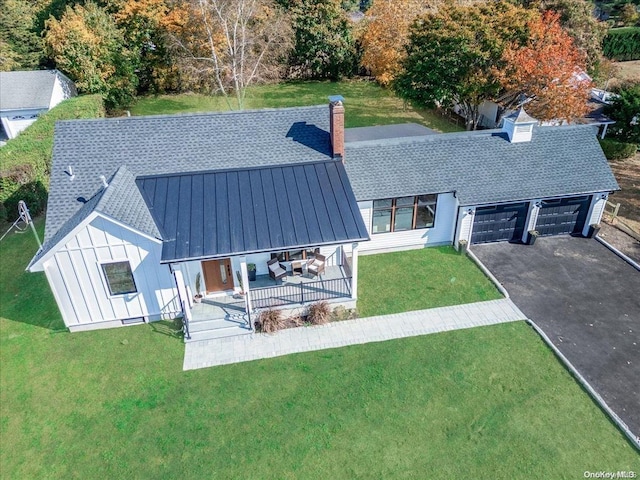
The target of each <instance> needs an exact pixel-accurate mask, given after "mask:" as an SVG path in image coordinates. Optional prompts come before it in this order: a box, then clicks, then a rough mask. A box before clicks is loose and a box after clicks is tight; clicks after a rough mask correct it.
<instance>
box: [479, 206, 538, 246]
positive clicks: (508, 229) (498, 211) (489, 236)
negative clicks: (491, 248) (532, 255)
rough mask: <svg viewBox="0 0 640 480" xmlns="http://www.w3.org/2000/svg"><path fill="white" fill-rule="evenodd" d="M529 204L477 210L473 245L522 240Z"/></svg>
mask: <svg viewBox="0 0 640 480" xmlns="http://www.w3.org/2000/svg"><path fill="white" fill-rule="evenodd" d="M527 210H528V208H527V203H511V204H508V205H495V206H492V207H480V208H478V209H476V216H475V219H474V221H473V233H472V234H471V243H487V242H501V241H509V242H517V241H520V240H521V239H522V233H523V232H524V223H525V221H526V219H527Z"/></svg>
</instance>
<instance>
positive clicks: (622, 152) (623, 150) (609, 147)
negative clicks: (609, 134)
mask: <svg viewBox="0 0 640 480" xmlns="http://www.w3.org/2000/svg"><path fill="white" fill-rule="evenodd" d="M600 146H601V147H602V150H603V151H604V155H605V157H607V160H624V159H625V158H630V157H632V156H633V155H635V153H636V151H637V150H638V146H637V145H636V144H635V143H625V142H619V141H618V140H613V139H610V138H604V139H601V140H600Z"/></svg>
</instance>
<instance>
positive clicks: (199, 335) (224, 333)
mask: <svg viewBox="0 0 640 480" xmlns="http://www.w3.org/2000/svg"><path fill="white" fill-rule="evenodd" d="M250 333H251V330H249V329H248V328H242V327H226V328H216V329H215V330H203V331H200V332H191V338H190V339H188V340H187V339H186V338H185V339H184V342H185V343H191V342H199V341H200V340H214V339H216V338H225V337H235V336H238V335H248V334H250Z"/></svg>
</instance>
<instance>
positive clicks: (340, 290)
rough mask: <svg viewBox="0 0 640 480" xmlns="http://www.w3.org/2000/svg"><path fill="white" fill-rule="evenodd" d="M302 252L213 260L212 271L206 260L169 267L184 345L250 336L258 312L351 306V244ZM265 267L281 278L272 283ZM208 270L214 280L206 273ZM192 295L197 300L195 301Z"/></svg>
mask: <svg viewBox="0 0 640 480" xmlns="http://www.w3.org/2000/svg"><path fill="white" fill-rule="evenodd" d="M302 252H303V253H301V250H293V251H285V252H271V253H260V254H253V255H246V256H235V257H228V258H224V259H218V260H216V261H215V262H216V263H215V265H214V266H215V267H216V268H215V269H212V268H210V266H209V265H208V262H210V261H211V260H201V261H189V262H181V263H179V264H173V265H172V268H173V270H174V275H175V276H176V282H177V283H178V285H179V290H180V291H182V292H183V293H182V294H181V297H182V296H184V298H185V299H186V301H185V302H183V303H184V308H183V309H184V321H185V334H186V335H185V337H189V338H186V340H187V341H196V340H203V339H204V338H220V337H225V336H232V335H242V334H247V333H251V332H252V331H253V323H254V321H255V319H256V316H257V314H258V313H259V311H260V310H262V309H267V308H278V309H298V310H299V309H301V308H304V307H305V306H307V305H309V304H311V303H314V302H318V301H322V300H326V301H329V302H340V303H353V302H355V299H356V296H357V277H355V276H354V274H353V273H354V271H357V256H358V244H357V243H354V244H352V245H337V246H335V245H334V246H325V247H321V248H307V249H306V250H303V251H302ZM320 252H322V253H320ZM318 257H320V258H323V261H324V263H325V265H323V267H322V269H321V270H322V271H321V273H319V274H317V275H316V274H315V273H314V271H313V269H312V270H311V271H310V270H309V268H308V267H309V266H310V265H311V264H313V263H314V261H315V260H316V259H317V258H318ZM267 259H269V260H267ZM279 259H282V260H279ZM269 263H271V264H272V265H274V264H277V265H278V266H279V267H280V268H281V269H282V270H283V272H284V273H282V274H281V276H277V278H274V277H276V275H273V274H270V273H269V272H270V270H269V265H268V264H269ZM208 269H209V270H213V272H215V274H214V273H211V271H209V273H207V270H208ZM252 272H253V273H254V274H255V275H253V274H252ZM198 277H199V278H200V285H198V284H197V279H198ZM212 277H213V278H212ZM220 285H223V287H219V286H220ZM198 288H199V289H200V290H198ZM198 291H200V292H201V293H200V294H201V295H202V298H198V299H197V301H196V296H197V295H198V293H197V292H198Z"/></svg>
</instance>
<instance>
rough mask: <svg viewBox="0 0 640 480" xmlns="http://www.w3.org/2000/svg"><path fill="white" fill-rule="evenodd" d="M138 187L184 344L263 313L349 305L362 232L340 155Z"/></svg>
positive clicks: (245, 324) (156, 179)
mask: <svg viewBox="0 0 640 480" xmlns="http://www.w3.org/2000/svg"><path fill="white" fill-rule="evenodd" d="M136 182H137V183H138V186H139V187H140V189H141V191H142V192H143V193H144V196H145V201H146V202H147V205H148V207H149V211H150V212H151V214H152V216H153V219H154V221H155V222H156V224H157V225H158V227H159V228H160V229H161V230H162V231H163V238H164V239H163V244H162V259H161V262H162V263H165V264H168V265H169V266H170V268H171V271H172V272H173V274H174V277H175V280H176V287H177V290H178V294H179V297H180V304H181V305H182V310H183V313H184V325H185V337H186V338H187V339H190V338H193V337H194V336H195V333H196V332H207V333H206V334H205V333H198V335H197V336H198V337H200V339H203V337H205V336H206V335H211V336H212V337H209V338H215V337H216V336H220V335H222V336H228V335H237V334H240V333H244V332H250V331H252V328H253V321H252V315H254V314H255V313H256V310H260V309H264V308H292V307H295V306H298V307H300V306H306V305H308V304H309V303H312V302H316V301H319V300H330V301H338V300H346V301H352V300H355V298H356V296H357V270H358V244H359V242H362V241H366V240H369V234H368V232H367V229H366V227H365V225H364V222H363V220H362V216H361V214H360V210H359V209H358V204H357V202H356V199H355V196H354V194H353V191H352V189H351V185H350V184H349V179H348V178H347V174H346V172H345V169H344V165H343V164H342V162H341V161H340V160H339V159H330V160H327V161H322V162H306V163H301V164H285V165H272V166H265V167H257V168H247V169H236V170H218V171H215V170H214V171H202V172H193V173H181V174H179V175H169V176H166V175H159V176H150V177H140V178H138V179H137V180H136ZM243 310H244V311H243ZM220 332H222V333H220Z"/></svg>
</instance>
